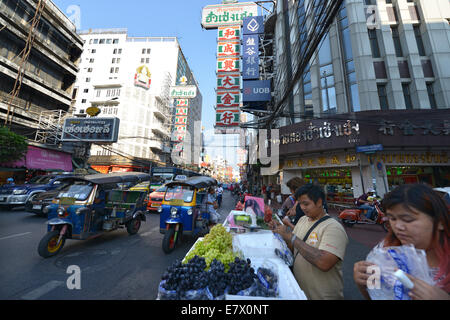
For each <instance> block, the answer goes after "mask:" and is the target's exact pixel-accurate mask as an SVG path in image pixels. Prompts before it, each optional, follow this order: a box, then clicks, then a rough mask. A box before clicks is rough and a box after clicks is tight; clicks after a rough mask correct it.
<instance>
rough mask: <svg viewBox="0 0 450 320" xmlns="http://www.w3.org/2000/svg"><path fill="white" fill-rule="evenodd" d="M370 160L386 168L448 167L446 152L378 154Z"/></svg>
mask: <svg viewBox="0 0 450 320" xmlns="http://www.w3.org/2000/svg"><path fill="white" fill-rule="evenodd" d="M369 158H370V160H372V161H376V162H382V163H384V165H386V166H396V165H410V166H414V165H417V166H424V165H427V166H438V165H448V163H449V155H448V153H447V152H445V151H443V152H393V153H384V152H383V153H380V154H377V155H371V156H369Z"/></svg>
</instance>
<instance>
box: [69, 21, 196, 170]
mask: <svg viewBox="0 0 450 320" xmlns="http://www.w3.org/2000/svg"><path fill="white" fill-rule="evenodd" d="M80 36H81V37H82V38H83V40H84V41H85V44H84V53H83V55H82V61H81V63H80V73H79V75H78V79H77V83H76V89H77V97H76V103H75V110H76V113H77V114H86V111H87V109H88V108H89V107H91V106H97V107H99V108H100V109H101V111H102V112H101V113H100V115H99V116H100V117H101V116H104V117H108V116H111V117H118V118H119V119H120V131H119V141H118V142H117V143H115V144H113V145H112V146H108V147H107V148H102V147H100V146H93V147H92V149H91V160H90V162H91V164H92V165H93V166H94V168H95V167H96V166H104V167H103V168H100V167H99V168H100V169H101V171H105V172H106V171H107V170H109V171H110V170H124V169H125V168H129V166H131V165H134V166H135V167H140V166H144V167H146V166H145V164H144V162H143V161H142V160H147V161H148V160H152V161H153V162H154V163H156V164H159V165H164V164H167V163H170V158H171V157H170V152H171V143H170V138H171V130H172V122H173V115H174V108H173V100H171V99H169V89H170V86H173V85H176V84H178V80H179V78H180V77H181V76H183V75H185V76H187V77H188V83H189V84H194V85H197V87H198V84H197V82H196V80H195V79H194V77H193V75H192V72H191V71H190V69H189V66H188V64H187V62H186V59H185V57H184V55H183V52H182V51H181V48H180V44H179V42H178V40H177V38H176V37H129V36H128V35H127V30H126V29H112V30H104V29H102V30H89V31H85V32H80ZM197 91H198V96H197V98H196V99H193V100H191V105H190V107H189V113H188V125H187V130H188V131H189V132H191V131H193V129H194V128H193V125H191V123H192V124H193V123H194V122H195V121H200V120H201V111H202V96H201V94H200V92H199V90H197ZM192 136H193V133H192ZM108 149H110V150H108ZM118 154H119V155H122V156H123V157H120V156H119V155H118ZM130 158H131V159H133V160H134V163H133V161H131V162H130ZM138 159H141V161H140V162H139V160H138ZM136 161H138V162H136ZM112 167H119V168H120V169H115V168H112Z"/></svg>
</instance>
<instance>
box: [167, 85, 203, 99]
mask: <svg viewBox="0 0 450 320" xmlns="http://www.w3.org/2000/svg"><path fill="white" fill-rule="evenodd" d="M196 96H197V87H196V86H174V87H170V98H171V99H193V98H195V97H196Z"/></svg>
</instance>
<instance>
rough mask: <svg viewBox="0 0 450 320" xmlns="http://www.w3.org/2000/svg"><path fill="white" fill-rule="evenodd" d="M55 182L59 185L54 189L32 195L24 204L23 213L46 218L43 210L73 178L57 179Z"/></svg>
mask: <svg viewBox="0 0 450 320" xmlns="http://www.w3.org/2000/svg"><path fill="white" fill-rule="evenodd" d="M57 181H60V182H61V184H59V186H58V187H57V188H56V189H53V190H50V191H46V192H42V193H36V194H34V195H32V196H31V197H30V198H29V199H28V201H27V203H26V204H25V211H27V212H31V213H35V214H37V215H39V216H42V217H46V216H47V213H45V211H44V208H45V207H46V206H48V205H50V204H52V201H53V199H54V198H56V196H57V195H58V194H59V192H60V191H61V190H62V189H64V188H65V187H67V186H68V185H70V184H71V183H72V182H73V178H58V179H57Z"/></svg>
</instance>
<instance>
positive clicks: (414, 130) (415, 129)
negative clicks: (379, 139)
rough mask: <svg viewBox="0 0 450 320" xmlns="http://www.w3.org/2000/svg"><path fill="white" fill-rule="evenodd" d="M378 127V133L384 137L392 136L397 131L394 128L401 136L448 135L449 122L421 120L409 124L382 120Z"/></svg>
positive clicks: (407, 121)
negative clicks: (439, 122)
mask: <svg viewBox="0 0 450 320" xmlns="http://www.w3.org/2000/svg"><path fill="white" fill-rule="evenodd" d="M378 126H379V127H378V132H379V133H381V134H382V135H385V136H394V135H395V132H396V131H397V130H396V128H397V129H399V130H400V132H401V133H402V135H403V136H414V135H423V136H427V135H432V136H439V135H444V136H448V135H450V120H444V121H443V122H442V123H441V124H438V123H436V122H431V121H423V120H420V121H417V120H415V121H414V122H411V121H410V119H403V120H402V121H396V122H394V121H392V120H385V119H382V120H381V121H379V123H378Z"/></svg>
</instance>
